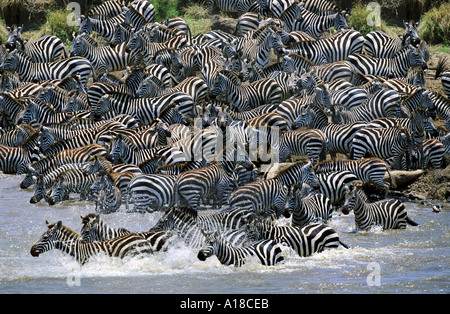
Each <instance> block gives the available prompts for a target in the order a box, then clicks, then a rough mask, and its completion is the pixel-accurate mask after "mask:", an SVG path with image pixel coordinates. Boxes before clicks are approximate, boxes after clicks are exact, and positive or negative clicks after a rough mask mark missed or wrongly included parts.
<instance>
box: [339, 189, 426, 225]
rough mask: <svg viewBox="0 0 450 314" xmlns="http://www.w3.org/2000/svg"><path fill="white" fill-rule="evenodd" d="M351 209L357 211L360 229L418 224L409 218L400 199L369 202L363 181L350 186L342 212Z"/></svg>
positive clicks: (357, 221)
mask: <svg viewBox="0 0 450 314" xmlns="http://www.w3.org/2000/svg"><path fill="white" fill-rule="evenodd" d="M351 210H353V211H354V213H355V224H356V228H357V229H358V230H370V229H371V228H372V227H375V226H382V227H383V230H386V229H405V228H406V224H407V223H408V224H411V225H417V224H416V223H414V222H412V221H411V220H410V219H409V218H408V215H407V212H406V209H405V206H404V205H403V204H402V202H400V201H399V200H395V199H384V200H381V201H377V202H373V203H369V202H368V200H367V196H366V195H365V193H364V191H363V190H362V183H361V181H358V182H356V183H355V184H354V185H352V186H350V187H349V188H348V192H347V193H346V196H345V203H344V206H343V208H342V212H343V213H344V214H348V213H349V212H350V211H351Z"/></svg>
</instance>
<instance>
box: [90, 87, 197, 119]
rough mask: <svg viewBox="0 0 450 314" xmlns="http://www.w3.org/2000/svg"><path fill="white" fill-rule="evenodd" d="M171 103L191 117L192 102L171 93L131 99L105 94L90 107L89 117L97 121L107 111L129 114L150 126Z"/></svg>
mask: <svg viewBox="0 0 450 314" xmlns="http://www.w3.org/2000/svg"><path fill="white" fill-rule="evenodd" d="M172 103H176V104H179V107H178V110H179V111H180V113H183V114H185V115H192V112H193V110H194V108H195V107H194V100H193V99H192V97H191V96H190V95H188V94H186V93H183V92H173V93H170V94H167V95H163V96H159V97H154V98H132V97H131V96H130V95H128V94H123V93H116V94H106V95H104V96H102V97H101V98H100V100H99V101H98V103H97V104H96V105H95V106H93V107H92V111H91V116H92V117H93V118H94V120H99V119H100V118H101V117H102V116H103V115H104V114H105V113H107V112H108V111H113V112H114V113H115V114H129V115H131V116H133V117H135V118H137V119H139V122H140V123H141V124H151V123H152V122H153V120H154V119H156V118H158V116H159V114H160V113H161V112H162V111H163V110H164V108H167V107H168V106H169V105H171V104H172Z"/></svg>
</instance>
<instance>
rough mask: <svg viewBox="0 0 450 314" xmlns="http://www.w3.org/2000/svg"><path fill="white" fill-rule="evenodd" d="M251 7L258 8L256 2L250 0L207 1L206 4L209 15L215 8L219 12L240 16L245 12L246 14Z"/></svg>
mask: <svg viewBox="0 0 450 314" xmlns="http://www.w3.org/2000/svg"><path fill="white" fill-rule="evenodd" d="M253 6H256V7H258V2H255V1H251V0H242V1H241V0H232V1H224V0H208V1H207V2H206V7H207V8H208V13H209V14H213V12H214V8H216V7H217V8H218V9H219V11H220V12H228V13H238V15H242V14H244V13H245V12H248V11H249V9H250V8H252V7H253ZM251 12H253V11H251Z"/></svg>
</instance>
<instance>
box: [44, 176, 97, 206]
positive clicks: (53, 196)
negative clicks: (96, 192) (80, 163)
mask: <svg viewBox="0 0 450 314" xmlns="http://www.w3.org/2000/svg"><path fill="white" fill-rule="evenodd" d="M94 182H96V175H95V174H93V175H86V173H85V171H84V170H83V169H78V168H69V169H67V170H65V171H63V172H61V173H60V174H59V175H58V176H57V177H56V178H55V180H54V183H53V186H52V188H51V191H50V192H49V196H48V198H47V199H46V201H47V203H48V204H49V205H55V204H56V203H58V202H62V201H64V200H65V199H67V198H68V197H69V195H70V193H77V194H79V195H80V200H85V199H89V194H90V191H91V189H90V188H91V186H92V184H94Z"/></svg>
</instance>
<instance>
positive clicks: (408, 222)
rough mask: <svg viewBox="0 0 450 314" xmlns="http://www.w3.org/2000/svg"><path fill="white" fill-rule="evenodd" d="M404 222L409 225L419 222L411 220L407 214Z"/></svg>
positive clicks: (416, 224) (415, 224)
mask: <svg viewBox="0 0 450 314" xmlns="http://www.w3.org/2000/svg"><path fill="white" fill-rule="evenodd" d="M406 223H407V224H408V225H410V226H418V225H419V224H418V223H417V222H415V221H413V220H412V219H411V218H409V217H408V216H406Z"/></svg>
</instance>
